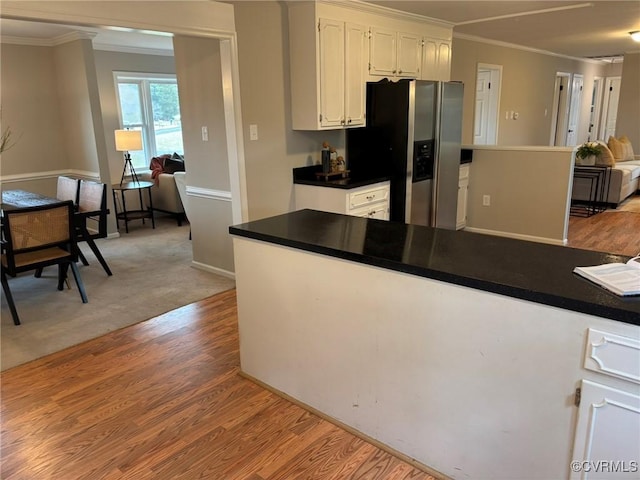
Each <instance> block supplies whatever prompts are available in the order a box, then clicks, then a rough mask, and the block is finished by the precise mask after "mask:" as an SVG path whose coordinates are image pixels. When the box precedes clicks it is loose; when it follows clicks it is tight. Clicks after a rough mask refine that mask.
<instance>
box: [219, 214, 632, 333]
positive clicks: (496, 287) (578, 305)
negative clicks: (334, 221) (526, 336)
mask: <svg viewBox="0 0 640 480" xmlns="http://www.w3.org/2000/svg"><path fill="white" fill-rule="evenodd" d="M229 233H230V234H232V235H236V236H238V237H245V238H250V239H254V240H260V241H264V242H269V243H273V244H276V245H282V246H285V247H291V248H295V249H297V250H303V251H307V252H312V253H318V254H321V255H327V256H330V257H334V258H341V259H343V260H350V261H353V262H357V263H362V264H365V265H371V266H374V267H380V268H384V269H386V270H392V271H396V272H401V273H408V274H410V275H416V276H419V277H423V278H430V279H433V280H439V281H442V282H446V283H451V284H453V285H460V286H463V287H469V288H473V289H476V290H481V291H485V292H490V293H497V294H500V295H505V296H508V297H512V298H518V299H522V300H528V301H531V302H534V303H539V304H543V305H548V306H552V307H558V308H562V309H564V310H570V311H574V312H578V313H584V314H587V315H593V316H598V317H602V318H607V319H609V320H616V321H620V322H624V323H629V324H632V325H638V326H640V318H638V315H637V314H636V313H634V312H630V311H626V310H620V309H617V308H614V307H608V306H606V305H600V304H597V303H590V302H584V301H581V300H576V299H570V298H566V297H563V296H560V295H551V294H548V293H542V292H535V291H531V290H527V289H523V288H519V287H513V286H509V285H504V284H500V283H495V282H489V281H486V280H480V279H475V278H471V277H465V276H460V275H455V274H450V273H446V272H439V271H437V270H431V269H428V268H423V267H416V266H411V265H407V264H403V263H400V262H395V261H391V260H385V259H380V258H374V257H367V256H364V255H362V254H357V253H351V252H346V251H344V250H337V249H333V248H328V247H322V246H319V245H312V244H308V243H305V242H298V241H295V240H288V239H284V238H282V237H278V236H273V235H268V234H264V233H259V232H251V231H247V230H244V229H239V228H236V227H234V226H230V227H229ZM585 281H586V280H585ZM621 300H622V301H624V297H621Z"/></svg>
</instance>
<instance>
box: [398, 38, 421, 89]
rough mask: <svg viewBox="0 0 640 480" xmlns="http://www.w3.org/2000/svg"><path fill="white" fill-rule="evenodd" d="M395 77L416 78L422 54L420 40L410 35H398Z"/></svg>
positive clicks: (418, 73)
mask: <svg viewBox="0 0 640 480" xmlns="http://www.w3.org/2000/svg"><path fill="white" fill-rule="evenodd" d="M397 41H398V53H397V67H398V70H397V75H398V76H399V77H405V78H418V76H419V75H420V62H421V53H422V39H421V38H419V37H418V36H417V35H414V34H412V33H402V32H400V33H398V40H397Z"/></svg>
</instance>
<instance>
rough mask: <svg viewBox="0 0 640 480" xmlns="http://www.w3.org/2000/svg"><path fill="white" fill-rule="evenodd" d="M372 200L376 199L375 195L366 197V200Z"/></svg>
mask: <svg viewBox="0 0 640 480" xmlns="http://www.w3.org/2000/svg"><path fill="white" fill-rule="evenodd" d="M374 198H376V196H375V195H367V200H373V199H374Z"/></svg>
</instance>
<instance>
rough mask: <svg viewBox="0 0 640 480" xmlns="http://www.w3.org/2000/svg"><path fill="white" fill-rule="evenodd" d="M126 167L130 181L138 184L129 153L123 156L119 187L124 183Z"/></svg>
mask: <svg viewBox="0 0 640 480" xmlns="http://www.w3.org/2000/svg"><path fill="white" fill-rule="evenodd" d="M127 166H128V167H129V172H130V173H131V180H132V181H134V182H136V183H137V184H140V180H138V175H137V174H136V170H135V168H133V164H132V163H131V155H129V152H127V153H125V155H124V168H123V169H122V177H120V185H122V184H123V183H124V177H125V175H126V173H127Z"/></svg>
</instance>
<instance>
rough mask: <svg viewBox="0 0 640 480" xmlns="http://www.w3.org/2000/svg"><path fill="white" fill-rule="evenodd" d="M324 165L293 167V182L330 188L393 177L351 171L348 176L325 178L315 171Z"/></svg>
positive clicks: (364, 183) (359, 184)
mask: <svg viewBox="0 0 640 480" xmlns="http://www.w3.org/2000/svg"><path fill="white" fill-rule="evenodd" d="M321 171H322V165H312V166H310V167H299V168H294V169H293V183H294V184H296V183H297V184H299V185H313V186H316V187H330V188H343V189H350V188H357V187H365V186H367V185H373V184H374V183H379V182H386V181H387V180H390V179H391V177H389V176H386V175H383V174H375V173H373V174H370V175H359V174H357V173H355V172H351V174H350V176H349V177H348V178H334V179H329V180H325V179H323V178H317V177H316V174H315V172H321Z"/></svg>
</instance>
